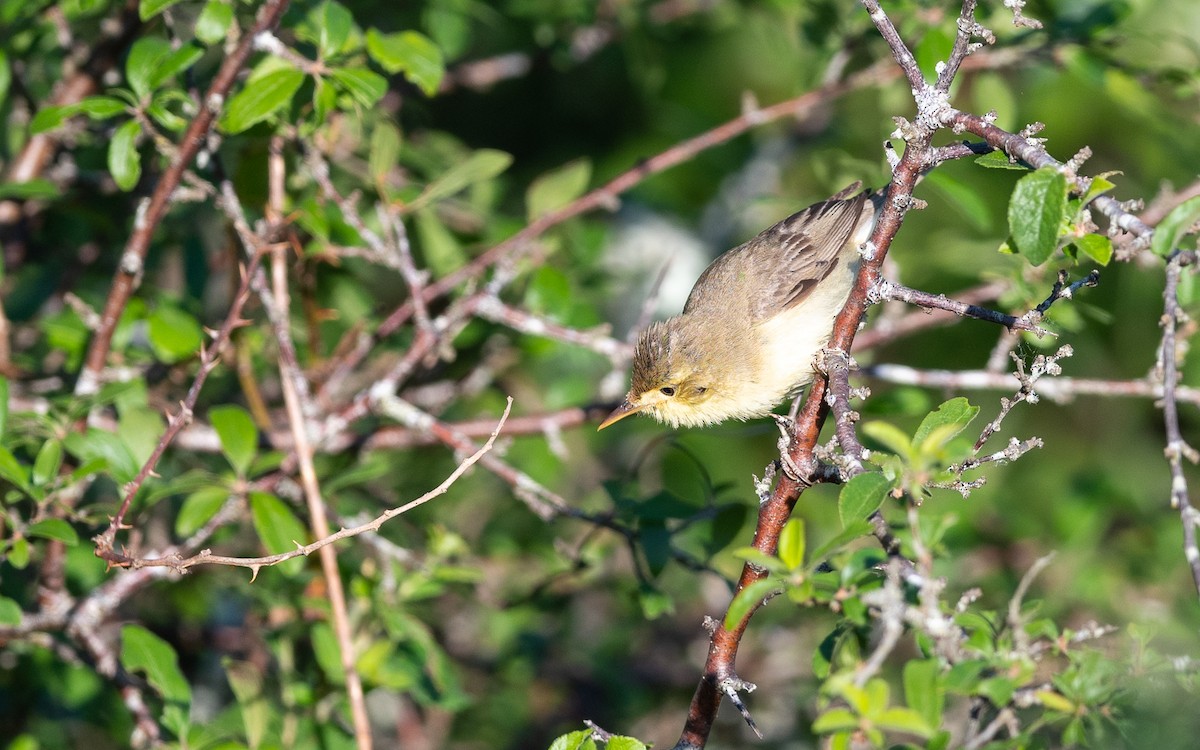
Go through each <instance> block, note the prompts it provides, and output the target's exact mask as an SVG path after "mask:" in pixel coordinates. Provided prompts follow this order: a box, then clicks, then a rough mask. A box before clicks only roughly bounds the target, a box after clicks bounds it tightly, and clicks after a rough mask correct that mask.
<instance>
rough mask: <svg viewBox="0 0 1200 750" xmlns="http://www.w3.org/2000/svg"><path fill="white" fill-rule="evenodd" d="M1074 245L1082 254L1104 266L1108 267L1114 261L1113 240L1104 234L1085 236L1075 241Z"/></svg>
mask: <svg viewBox="0 0 1200 750" xmlns="http://www.w3.org/2000/svg"><path fill="white" fill-rule="evenodd" d="M1074 245H1075V247H1077V248H1078V249H1079V250H1080V252H1082V253H1084V254H1085V255H1087V256H1088V257H1089V258H1091V259H1092V260H1094V261H1096V262H1097V263H1099V264H1100V265H1102V266H1107V265H1108V262H1109V261H1110V260H1112V256H1113V244H1112V240H1110V239H1109V238H1107V237H1105V236H1104V235H1102V234H1085V235H1083V236H1082V237H1080V238H1079V239H1077V240H1075V242H1074Z"/></svg>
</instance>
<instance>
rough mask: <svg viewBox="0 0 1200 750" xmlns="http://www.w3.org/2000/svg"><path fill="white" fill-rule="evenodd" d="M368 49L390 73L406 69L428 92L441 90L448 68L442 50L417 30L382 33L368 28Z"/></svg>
mask: <svg viewBox="0 0 1200 750" xmlns="http://www.w3.org/2000/svg"><path fill="white" fill-rule="evenodd" d="M367 52H368V53H369V54H370V55H371V57H372V58H373V59H374V60H375V62H377V63H379V64H380V66H382V67H383V69H384V70H386V71H387V72H389V73H403V74H404V77H405V78H407V79H408V80H410V81H412V82H413V83H414V84H415V85H416V86H417V87H418V88H420V89H421V90H422V91H423V92H425V95H426V96H433V95H434V94H435V93H437V90H438V86H439V85H440V84H441V82H442V76H443V75H444V74H445V72H446V68H445V63H444V62H443V61H442V51H441V50H440V49H438V46H437V45H436V44H434V43H433V42H432V41H431V40H430V39H429V38H428V37H426V36H425V35H423V34H420V33H418V32H416V31H402V32H400V33H399V34H381V33H379V32H378V31H376V30H375V29H367Z"/></svg>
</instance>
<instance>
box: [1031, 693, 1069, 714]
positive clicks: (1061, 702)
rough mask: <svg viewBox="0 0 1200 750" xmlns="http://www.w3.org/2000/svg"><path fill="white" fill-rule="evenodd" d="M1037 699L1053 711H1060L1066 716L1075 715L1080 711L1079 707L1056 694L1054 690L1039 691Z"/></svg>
mask: <svg viewBox="0 0 1200 750" xmlns="http://www.w3.org/2000/svg"><path fill="white" fill-rule="evenodd" d="M1036 695H1037V698H1038V700H1040V701H1041V702H1042V705H1043V706H1045V707H1046V708H1048V709H1050V710H1051V711H1058V712H1060V713H1064V714H1073V713H1075V712H1076V711H1078V710H1079V707H1078V706H1076V705H1075V704H1074V703H1072V702H1071V701H1070V700H1068V699H1067V698H1065V697H1064V696H1063V695H1061V694H1059V693H1056V692H1054V691H1053V690H1039V691H1037V694H1036Z"/></svg>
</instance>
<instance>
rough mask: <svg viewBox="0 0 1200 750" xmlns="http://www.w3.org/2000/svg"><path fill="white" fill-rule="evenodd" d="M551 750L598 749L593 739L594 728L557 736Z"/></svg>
mask: <svg viewBox="0 0 1200 750" xmlns="http://www.w3.org/2000/svg"><path fill="white" fill-rule="evenodd" d="M550 750H596V743H595V741H593V740H592V730H590V729H580V730H579V731H577V732H571V733H569V734H564V735H562V736H560V737H557V738H555V740H554V742H551V743H550Z"/></svg>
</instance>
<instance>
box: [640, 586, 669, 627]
mask: <svg viewBox="0 0 1200 750" xmlns="http://www.w3.org/2000/svg"><path fill="white" fill-rule="evenodd" d="M637 597H638V606H639V607H641V609H642V617H645V618H646V619H647V620H657V619H658V618H660V617H662V616H663V615H670V614H674V612H675V600H674V599H672V598H671V597H670V596H669V595H668V594H666V593H664V592H662V591H659V590H658V589H656V588H654V587H653V586H649V585H643V586H639V587H638V593H637Z"/></svg>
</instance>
